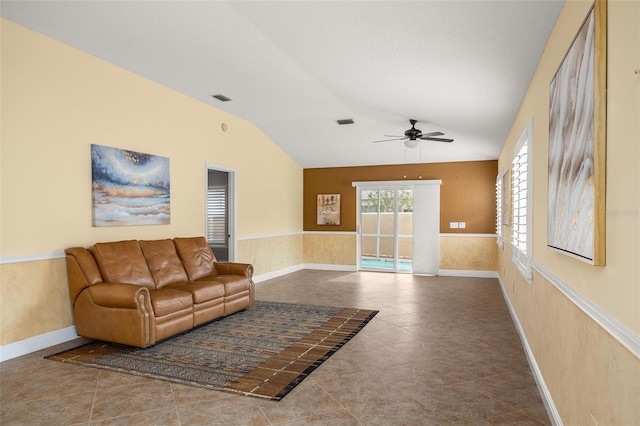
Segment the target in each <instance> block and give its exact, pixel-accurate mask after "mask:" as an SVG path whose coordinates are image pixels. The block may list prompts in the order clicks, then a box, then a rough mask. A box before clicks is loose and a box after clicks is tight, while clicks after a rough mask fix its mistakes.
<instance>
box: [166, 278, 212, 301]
mask: <svg viewBox="0 0 640 426" xmlns="http://www.w3.org/2000/svg"><path fill="white" fill-rule="evenodd" d="M164 288H166V289H176V290H181V291H188V292H189V293H191V295H192V297H193V303H204V302H208V301H210V300H215V299H219V298H221V297H224V284H223V283H221V282H216V281H189V282H182V283H175V284H169V285H167V286H166V287H164Z"/></svg>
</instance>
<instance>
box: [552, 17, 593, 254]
mask: <svg viewBox="0 0 640 426" xmlns="http://www.w3.org/2000/svg"><path fill="white" fill-rule="evenodd" d="M596 43H597V41H596V8H592V9H591V11H590V12H589V15H588V16H587V18H586V20H585V21H584V23H583V25H582V27H581V28H580V31H579V32H578V34H577V36H576V38H575V40H574V41H573V44H572V45H571V47H570V49H569V51H568V52H567V55H566V56H565V58H564V60H563V62H562V64H561V66H560V68H559V69H558V71H557V73H556V75H555V77H554V79H553V80H552V82H551V85H550V90H549V169H548V173H549V187H548V190H549V191H548V207H547V209H548V210H547V245H548V246H550V247H552V248H555V249H558V250H560V251H562V252H565V253H568V254H572V255H575V256H577V257H578V258H581V259H584V260H586V261H590V262H593V263H596V262H594V259H595V258H596V242H597V240H598V239H597V238H596V237H597V236H598V235H596V234H597V233H598V231H597V227H596V221H597V220H598V219H599V216H598V215H599V214H600V213H599V210H600V208H599V206H598V201H597V198H598V197H602V194H600V193H599V192H598V188H599V187H600V186H599V183H600V179H601V177H600V176H601V175H602V172H601V171H600V170H599V167H601V166H600V164H601V159H600V157H599V148H598V147H599V144H600V143H604V142H600V141H599V133H598V132H599V129H598V123H596V121H597V117H598V114H597V110H598V108H597V103H598V100H599V97H598V93H596V92H597V91H598V90H599V86H598V84H596V81H597V79H598V73H597V70H598V69H597V64H596V62H597V61H596V56H597V53H598V52H597V50H596V47H595V46H596ZM602 168H604V166H602Z"/></svg>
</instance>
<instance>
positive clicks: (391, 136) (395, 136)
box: [384, 135, 406, 138]
mask: <svg viewBox="0 0 640 426" xmlns="http://www.w3.org/2000/svg"><path fill="white" fill-rule="evenodd" d="M384 137H385V138H406V136H399V135H384Z"/></svg>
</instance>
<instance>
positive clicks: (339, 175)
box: [303, 160, 498, 234]
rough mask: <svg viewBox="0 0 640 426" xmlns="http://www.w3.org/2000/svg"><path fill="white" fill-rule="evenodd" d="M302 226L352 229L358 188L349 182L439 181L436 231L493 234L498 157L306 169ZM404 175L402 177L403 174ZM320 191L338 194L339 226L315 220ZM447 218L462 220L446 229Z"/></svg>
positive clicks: (307, 227) (332, 229) (318, 229)
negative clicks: (463, 225)
mask: <svg viewBox="0 0 640 426" xmlns="http://www.w3.org/2000/svg"><path fill="white" fill-rule="evenodd" d="M303 173H304V224H303V226H304V230H305V231H331V232H339V231H342V232H355V230H356V211H357V210H356V189H355V188H354V187H352V186H351V183H352V182H365V181H391V180H398V181H401V180H418V179H420V176H422V179H423V180H429V179H440V180H442V186H441V187H440V232H441V233H460V234H494V233H495V223H496V193H495V183H496V176H497V174H498V161H497V160H487V161H467V162H452V163H424V164H397V165H388V166H360V167H329V168H318V169H305V170H304V172H303ZM405 176H406V177H405ZM318 194H341V195H342V197H341V214H340V216H341V217H340V219H341V220H340V225H317V224H316V199H317V195H318ZM449 222H466V228H465V229H449Z"/></svg>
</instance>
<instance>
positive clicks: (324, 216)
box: [317, 194, 340, 225]
mask: <svg viewBox="0 0 640 426" xmlns="http://www.w3.org/2000/svg"><path fill="white" fill-rule="evenodd" d="M317 209H318V225H340V194H318V203H317Z"/></svg>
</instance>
